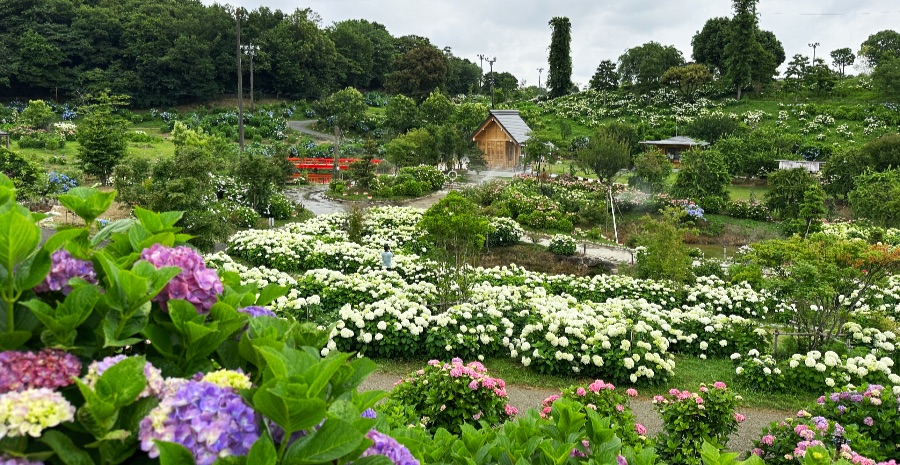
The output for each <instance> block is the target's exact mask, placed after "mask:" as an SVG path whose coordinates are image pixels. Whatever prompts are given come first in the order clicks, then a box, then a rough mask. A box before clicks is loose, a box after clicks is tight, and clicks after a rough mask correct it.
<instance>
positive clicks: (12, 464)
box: [0, 455, 44, 465]
mask: <svg viewBox="0 0 900 465" xmlns="http://www.w3.org/2000/svg"><path fill="white" fill-rule="evenodd" d="M0 465H44V462H34V461H31V460H28V459H26V458H22V457H7V456H5V455H0Z"/></svg>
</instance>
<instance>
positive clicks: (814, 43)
mask: <svg viewBox="0 0 900 465" xmlns="http://www.w3.org/2000/svg"><path fill="white" fill-rule="evenodd" d="M819 45H822V44H820V43H818V42H813V43H811V44H809V46H810V47H812V49H813V56H812V63H811V65H812V66H816V48H817V47H818V46H819Z"/></svg>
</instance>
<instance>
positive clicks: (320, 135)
mask: <svg viewBox="0 0 900 465" xmlns="http://www.w3.org/2000/svg"><path fill="white" fill-rule="evenodd" d="M316 121H318V120H315V119H305V120H301V121H288V122H287V125H288V127H289V128H291V129H293V130H295V131H298V132H302V133H303V134H306V135H308V136H310V137H312V138H313V139H316V140H320V141H326V142H334V135H332V134H325V133H324V132H319V131H316V130H315V129H312V128H310V126H312V125H313V124H315V123H316Z"/></svg>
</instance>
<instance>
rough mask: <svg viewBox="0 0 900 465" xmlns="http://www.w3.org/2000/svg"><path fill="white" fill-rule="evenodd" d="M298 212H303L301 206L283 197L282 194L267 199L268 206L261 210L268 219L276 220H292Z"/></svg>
mask: <svg viewBox="0 0 900 465" xmlns="http://www.w3.org/2000/svg"><path fill="white" fill-rule="evenodd" d="M300 210H303V205H300V204H298V203H296V202H294V201H292V200H291V199H289V198H287V197H285V196H284V194H275V195H273V196H271V197H269V204H268V205H267V206H266V207H265V208H264V209H263V211H264V213H266V215H267V216H268V217H269V218H275V219H276V220H287V219H290V218H293V217H294V216H296V214H297V212H298V211H300Z"/></svg>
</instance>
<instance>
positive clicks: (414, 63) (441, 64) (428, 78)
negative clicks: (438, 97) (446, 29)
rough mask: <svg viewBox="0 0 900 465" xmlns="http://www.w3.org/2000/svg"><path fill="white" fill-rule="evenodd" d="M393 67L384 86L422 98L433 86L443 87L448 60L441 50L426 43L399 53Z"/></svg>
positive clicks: (417, 98) (414, 97)
mask: <svg viewBox="0 0 900 465" xmlns="http://www.w3.org/2000/svg"><path fill="white" fill-rule="evenodd" d="M393 69H394V70H393V71H392V72H391V73H390V74H388V75H387V76H385V89H386V90H388V91H389V92H392V93H398V94H403V95H406V96H408V97H412V98H413V99H415V100H419V101H421V100H423V99H424V98H425V97H426V96H427V95H428V94H430V93H431V92H432V91H434V90H435V89H438V88H441V87H444V85H445V84H446V81H447V71H448V69H449V62H448V60H447V57H446V56H445V55H444V53H443V52H441V51H440V50H439V49H438V48H437V47H435V46H433V45H430V44H428V45H421V46H418V47H415V48H412V49H410V50H409V51H406V52H405V53H403V54H401V55H398V56H397V57H396V58H394V66H393Z"/></svg>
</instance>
